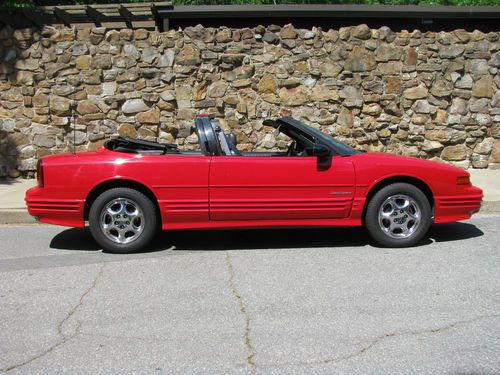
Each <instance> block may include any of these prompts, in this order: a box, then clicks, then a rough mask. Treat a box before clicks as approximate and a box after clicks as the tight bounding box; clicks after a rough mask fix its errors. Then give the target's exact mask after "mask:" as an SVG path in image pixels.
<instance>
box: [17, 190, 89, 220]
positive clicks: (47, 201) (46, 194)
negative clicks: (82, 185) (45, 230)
mask: <svg viewBox="0 0 500 375" xmlns="http://www.w3.org/2000/svg"><path fill="white" fill-rule="evenodd" d="M25 201H26V206H27V207H28V212H29V214H30V215H32V216H35V218H37V220H39V221H40V222H42V223H47V224H55V225H64V226H68V227H77V228H83V227H84V226H85V222H84V220H83V210H84V207H85V201H84V200H79V199H55V198H52V197H51V194H50V191H49V190H47V189H45V188H39V187H33V188H31V189H29V190H28V191H27V192H26V197H25Z"/></svg>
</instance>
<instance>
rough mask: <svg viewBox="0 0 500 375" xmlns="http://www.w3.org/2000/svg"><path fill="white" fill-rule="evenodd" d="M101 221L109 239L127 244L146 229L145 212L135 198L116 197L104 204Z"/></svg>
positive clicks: (104, 232)
mask: <svg viewBox="0 0 500 375" xmlns="http://www.w3.org/2000/svg"><path fill="white" fill-rule="evenodd" d="M99 223H100V228H101V230H102V233H103V234H104V235H105V236H106V237H107V238H108V239H110V240H111V241H113V242H115V243H118V244H127V243H130V242H132V241H134V240H136V239H137V238H138V237H139V236H140V235H141V233H142V231H143V230H144V214H143V212H142V210H141V208H140V206H139V205H138V204H137V203H136V202H134V201H133V200H131V199H128V198H116V199H113V200H111V201H109V202H108V203H107V204H106V205H105V206H104V208H103V209H102V211H101V215H100V220H99Z"/></svg>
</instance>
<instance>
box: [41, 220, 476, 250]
mask: <svg viewBox="0 0 500 375" xmlns="http://www.w3.org/2000/svg"><path fill="white" fill-rule="evenodd" d="M482 235H483V232H482V231H481V230H480V229H478V228H477V227H476V226H475V225H473V224H469V223H450V224H440V225H434V226H432V227H431V228H430V230H429V234H428V236H427V237H426V238H425V239H424V240H423V241H421V243H420V244H419V246H423V245H428V244H430V243H432V242H449V241H460V240H465V239H468V238H475V237H479V236H482ZM366 245H371V246H375V247H378V246H377V245H375V244H374V243H373V241H372V240H371V239H370V237H369V236H368V234H367V233H366V231H365V230H364V229H363V228H293V229H291V228H287V229H276V228H274V229H249V230H240V229H234V230H190V231H170V232H168V231H167V232H161V233H159V234H158V235H157V236H156V238H155V239H154V241H153V242H152V244H151V245H150V246H149V247H148V249H147V250H145V251H144V252H158V251H163V250H167V249H170V250H173V251H203V250H206V251H217V250H220V251H224V250H247V249H255V250H258V249H282V248H290V249H293V248H311V247H316V248H320V247H334V248H335V247H337V248H338V247H362V246H366ZM50 247H51V248H52V249H60V250H84V251H98V250H101V248H100V247H99V245H98V244H97V243H96V242H95V241H94V239H93V238H92V235H91V234H90V230H89V229H88V228H86V229H77V228H71V229H66V230H64V231H62V232H60V233H59V234H57V235H56V236H55V237H54V238H53V239H52V241H51V243H50Z"/></svg>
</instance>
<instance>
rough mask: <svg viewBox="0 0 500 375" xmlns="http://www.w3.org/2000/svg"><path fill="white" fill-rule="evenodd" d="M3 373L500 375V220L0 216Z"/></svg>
mask: <svg viewBox="0 0 500 375" xmlns="http://www.w3.org/2000/svg"><path fill="white" fill-rule="evenodd" d="M0 239H1V242H0V286H1V287H0V372H1V373H7V374H18V373H29V374H31V373H50V374H55V373H76V374H78V373H124V372H126V373H131V372H136V373H155V374H156V373H158V374H162V373H164V374H171V373H203V374H237V373H242V374H283V373H286V374H311V373H314V374H331V373H346V374H381V373H384V374H391V373H392V374H396V373H397V374H400V373H415V374H417V373H418V374H422V373H428V374H439V373H442V374H494V373H500V355H499V353H500V247H499V245H498V244H499V243H500V216H479V217H477V218H474V219H472V220H469V221H466V222H462V223H455V224H446V225H440V226H435V227H433V228H431V231H430V235H429V238H428V239H426V240H425V241H424V242H423V243H422V244H421V245H420V246H417V247H414V248H408V249H383V248H378V247H375V246H373V245H372V244H371V243H370V241H369V239H368V237H367V235H366V234H365V233H364V231H363V230H362V229H352V228H351V229H349V228H345V229H288V230H252V231H239V230H234V231H194V232H171V233H163V234H162V235H161V236H158V238H157V239H156V241H155V243H154V244H153V246H152V248H151V251H150V252H145V253H140V254H133V255H114V254H106V253H103V252H102V251H101V250H100V249H99V248H98V246H97V245H96V244H95V242H94V241H93V240H92V238H91V236H90V233H89V232H88V230H78V229H66V228H61V227H52V226H42V225H34V226H0Z"/></svg>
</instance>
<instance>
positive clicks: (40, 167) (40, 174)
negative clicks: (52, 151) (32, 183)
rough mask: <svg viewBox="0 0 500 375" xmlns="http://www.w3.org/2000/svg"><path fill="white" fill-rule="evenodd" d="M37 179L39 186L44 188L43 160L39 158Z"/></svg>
mask: <svg viewBox="0 0 500 375" xmlns="http://www.w3.org/2000/svg"><path fill="white" fill-rule="evenodd" d="M36 179H37V181H38V187H41V188H43V161H42V159H38V164H37V165H36Z"/></svg>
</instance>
